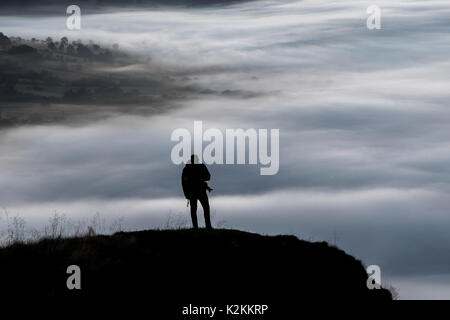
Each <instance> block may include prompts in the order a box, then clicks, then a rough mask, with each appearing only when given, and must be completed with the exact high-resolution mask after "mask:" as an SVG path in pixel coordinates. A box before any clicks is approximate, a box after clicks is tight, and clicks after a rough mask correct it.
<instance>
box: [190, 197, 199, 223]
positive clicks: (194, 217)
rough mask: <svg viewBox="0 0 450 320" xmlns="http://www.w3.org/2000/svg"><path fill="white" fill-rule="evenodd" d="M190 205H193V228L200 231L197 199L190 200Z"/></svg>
mask: <svg viewBox="0 0 450 320" xmlns="http://www.w3.org/2000/svg"><path fill="white" fill-rule="evenodd" d="M189 202H190V205H191V218H192V226H193V228H194V229H198V222H197V199H196V198H192V199H189Z"/></svg>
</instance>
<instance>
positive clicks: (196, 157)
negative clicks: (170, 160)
mask: <svg viewBox="0 0 450 320" xmlns="http://www.w3.org/2000/svg"><path fill="white" fill-rule="evenodd" d="M199 163H200V160H199V159H198V156H197V155H196V154H193V155H191V164H199Z"/></svg>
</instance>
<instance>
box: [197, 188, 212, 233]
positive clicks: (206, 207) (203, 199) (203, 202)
mask: <svg viewBox="0 0 450 320" xmlns="http://www.w3.org/2000/svg"><path fill="white" fill-rule="evenodd" d="M199 200H200V203H201V205H202V207H203V213H204V215H205V226H206V229H212V226H211V216H210V212H209V211H210V209H209V200H208V195H207V194H206V192H205V193H204V194H203V195H202V196H201V197H199Z"/></svg>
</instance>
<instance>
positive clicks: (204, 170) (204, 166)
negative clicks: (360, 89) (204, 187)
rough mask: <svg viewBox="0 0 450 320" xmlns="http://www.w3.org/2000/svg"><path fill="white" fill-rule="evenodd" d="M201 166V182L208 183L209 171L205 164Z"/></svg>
mask: <svg viewBox="0 0 450 320" xmlns="http://www.w3.org/2000/svg"><path fill="white" fill-rule="evenodd" d="M202 166H203V180H204V181H209V179H211V174H210V173H209V170H208V168H207V167H206V165H205V164H202Z"/></svg>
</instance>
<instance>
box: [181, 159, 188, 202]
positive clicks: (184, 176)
mask: <svg viewBox="0 0 450 320" xmlns="http://www.w3.org/2000/svg"><path fill="white" fill-rule="evenodd" d="M181 186H182V187H183V193H184V196H185V197H186V199H189V190H188V189H189V188H188V184H187V174H186V167H184V168H183V173H182V174H181Z"/></svg>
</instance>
